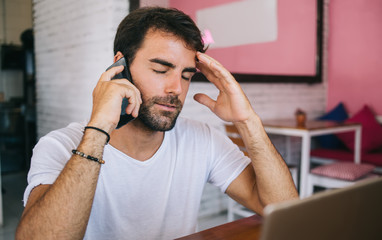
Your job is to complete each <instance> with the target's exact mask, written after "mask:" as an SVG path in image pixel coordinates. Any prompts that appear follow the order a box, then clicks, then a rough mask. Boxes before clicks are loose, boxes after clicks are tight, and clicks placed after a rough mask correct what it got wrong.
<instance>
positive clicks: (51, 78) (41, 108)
mask: <svg viewBox="0 0 382 240" xmlns="http://www.w3.org/2000/svg"><path fill="white" fill-rule="evenodd" d="M127 12H128V1H127V0H107V1H106V0H83V1H76V0H61V1H49V0H34V21H35V23H34V24H35V37H36V67H37V104H38V105H37V110H38V113H37V114H38V135H39V136H42V135H45V134H46V133H47V132H49V131H51V130H53V129H57V128H60V127H64V126H65V125H67V124H68V123H70V122H72V121H79V120H83V119H85V118H88V117H89V114H90V111H91V106H92V103H91V92H92V89H93V88H94V86H95V84H96V82H97V80H98V78H99V76H100V74H101V73H102V72H103V71H104V70H105V68H106V67H107V66H109V65H110V64H111V62H112V57H113V52H112V44H113V38H114V34H115V30H116V28H117V25H118V23H119V22H120V20H121V19H122V18H123V17H124V16H125V15H126V13H127ZM242 87H243V89H244V91H245V93H246V94H247V95H248V98H249V99H250V101H251V103H252V106H253V107H254V109H255V110H256V111H257V113H258V114H259V115H260V116H261V117H262V118H263V119H270V118H278V117H287V116H289V117H293V114H294V111H295V110H296V108H297V107H299V108H302V109H304V110H306V111H307V113H308V117H309V118H314V117H316V116H318V115H319V114H320V113H322V112H324V110H325V106H326V89H325V84H314V85H308V84H248V83H247V84H242ZM198 92H204V93H207V94H209V95H210V96H212V97H216V96H217V90H216V89H215V88H214V86H213V85H212V84H210V83H192V84H191V87H190V91H189V94H188V97H187V101H186V104H185V106H184V111H183V112H182V115H183V116H186V117H191V118H197V119H199V120H200V121H203V122H206V123H209V124H211V125H212V126H214V127H216V128H218V129H221V130H223V122H222V121H221V120H219V119H218V118H217V117H216V116H214V115H213V114H212V113H211V112H210V110H209V109H207V108H206V107H204V106H201V105H200V104H198V103H196V102H195V101H194V100H193V99H192V97H193V95H194V94H195V93H198ZM196 116H197V117H196ZM272 139H274V142H275V144H276V146H277V147H278V149H279V151H280V152H281V153H282V154H283V153H284V152H285V151H284V149H283V142H284V141H283V139H280V138H273V137H272ZM293 142H295V141H293ZM293 145H294V146H295V148H296V149H298V141H297V143H296V144H293ZM225 206H226V198H225V197H224V195H223V194H222V193H220V191H219V190H218V189H217V188H215V187H213V186H211V185H207V186H206V189H205V191H204V194H203V198H202V205H201V209H200V216H206V215H209V214H214V213H217V212H220V211H222V210H224V209H225Z"/></svg>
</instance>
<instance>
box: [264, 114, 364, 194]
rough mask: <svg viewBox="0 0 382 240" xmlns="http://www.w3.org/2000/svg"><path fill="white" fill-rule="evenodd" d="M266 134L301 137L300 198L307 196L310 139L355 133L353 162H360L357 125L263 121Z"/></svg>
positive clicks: (311, 121) (358, 129) (283, 120)
mask: <svg viewBox="0 0 382 240" xmlns="http://www.w3.org/2000/svg"><path fill="white" fill-rule="evenodd" d="M263 125H264V128H265V131H266V132H267V133H272V134H278V135H284V136H287V137H290V136H295V137H301V139H302V144H301V159H300V166H299V171H300V176H299V177H300V178H299V180H298V183H299V184H298V189H299V194H300V197H302V198H304V197H306V196H307V194H308V193H307V191H308V185H307V183H308V175H309V172H310V152H311V138H312V137H313V136H320V135H325V134H332V133H343V132H355V141H354V149H355V151H354V155H353V159H354V162H357V163H359V162H360V156H361V152H360V148H361V129H362V127H361V124H358V123H337V122H333V121H317V120H307V121H306V123H305V125H304V126H300V125H297V123H296V120H295V119H275V120H265V121H263Z"/></svg>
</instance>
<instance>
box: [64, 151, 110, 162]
mask: <svg viewBox="0 0 382 240" xmlns="http://www.w3.org/2000/svg"><path fill="white" fill-rule="evenodd" d="M72 153H73V154H76V155H78V156H80V157H83V158H86V159H89V160H93V161H95V162H98V163H99V164H104V163H105V161H104V160H102V159H98V158H96V157H93V156H90V155H87V154H85V153H83V152H80V151H78V150H77V149H73V150H72Z"/></svg>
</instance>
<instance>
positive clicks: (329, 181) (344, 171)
mask: <svg viewBox="0 0 382 240" xmlns="http://www.w3.org/2000/svg"><path fill="white" fill-rule="evenodd" d="M374 169H375V166H374V165H372V164H366V163H353V162H335V163H330V164H325V165H321V166H318V167H315V168H312V169H311V170H310V173H309V176H308V183H307V187H308V189H307V197H308V196H311V195H312V194H313V193H314V187H315V186H319V187H324V188H327V189H333V188H343V187H347V186H350V185H353V184H355V183H357V182H359V181H362V180H365V179H369V178H375V177H378V175H377V174H373V173H372V171H373V170H374Z"/></svg>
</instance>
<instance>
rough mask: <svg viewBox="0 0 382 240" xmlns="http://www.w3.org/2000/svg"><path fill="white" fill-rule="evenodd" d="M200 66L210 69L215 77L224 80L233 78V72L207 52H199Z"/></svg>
mask: <svg viewBox="0 0 382 240" xmlns="http://www.w3.org/2000/svg"><path fill="white" fill-rule="evenodd" d="M197 56H198V60H199V66H201V67H202V68H204V69H206V68H207V69H208V70H209V71H208V72H210V73H212V74H213V75H214V76H215V77H217V78H219V79H222V80H223V79H224V80H231V79H233V76H232V74H231V73H230V72H229V71H228V70H227V69H226V68H225V67H224V66H223V65H222V64H221V63H220V62H218V61H217V60H216V59H214V58H212V57H210V56H208V55H207V54H204V53H200V52H198V54H197Z"/></svg>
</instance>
